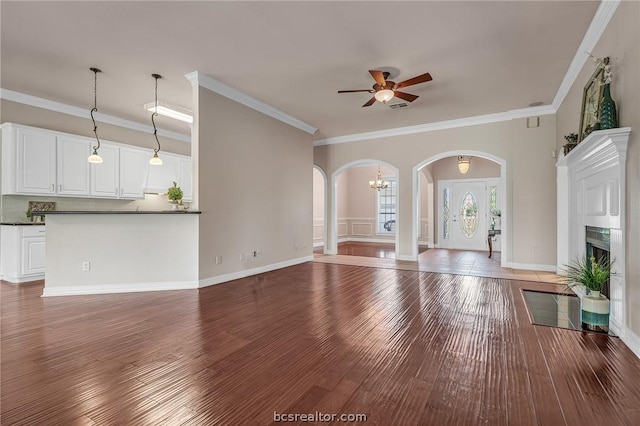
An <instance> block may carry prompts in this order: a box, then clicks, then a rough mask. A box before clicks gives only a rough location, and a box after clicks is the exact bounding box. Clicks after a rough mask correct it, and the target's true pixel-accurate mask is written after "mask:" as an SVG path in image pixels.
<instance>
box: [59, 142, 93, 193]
mask: <svg viewBox="0 0 640 426" xmlns="http://www.w3.org/2000/svg"><path fill="white" fill-rule="evenodd" d="M90 152H91V143H90V142H88V141H87V139H80V138H71V137H66V136H65V137H58V168H57V169H58V173H57V175H58V187H57V192H58V194H60V195H76V196H86V195H89V190H90V187H89V162H88V161H87V158H88V157H89V154H90Z"/></svg>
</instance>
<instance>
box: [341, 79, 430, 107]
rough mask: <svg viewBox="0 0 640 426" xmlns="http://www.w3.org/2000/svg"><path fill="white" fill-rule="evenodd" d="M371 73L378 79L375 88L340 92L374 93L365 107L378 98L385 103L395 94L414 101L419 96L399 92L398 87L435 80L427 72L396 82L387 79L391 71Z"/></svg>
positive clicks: (342, 91)
mask: <svg viewBox="0 0 640 426" xmlns="http://www.w3.org/2000/svg"><path fill="white" fill-rule="evenodd" d="M369 73H370V74H371V76H372V77H373V79H374V80H375V81H376V84H374V85H373V89H362V90H339V91H338V93H355V92H369V93H373V94H374V95H373V98H371V99H369V101H368V102H367V103H366V104H364V105H362V106H363V107H368V106H371V105H373V103H374V102H375V101H376V100H378V101H380V102H382V103H383V104H386V103H387V102H389V101H390V100H391V99H393V97H394V96H395V97H398V98H400V99H404V100H405V101H408V102H413V101H415V100H416V99H418V96H416V95H412V94H410V93H404V92H399V91H398V90H397V89H401V88H403V87H407V86H413V85H414V84H420V83H426V82H427V81H431V80H433V79H432V78H431V74H429V73H425V74H422V75H419V76H417V77H413V78H410V79H409V80H405V81H402V82H400V83H396V82H395V81H391V80H387V78H389V73H388V72H387V71H378V70H369Z"/></svg>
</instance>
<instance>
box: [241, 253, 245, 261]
mask: <svg viewBox="0 0 640 426" xmlns="http://www.w3.org/2000/svg"><path fill="white" fill-rule="evenodd" d="M243 260H245V255H244V253H240V261H243Z"/></svg>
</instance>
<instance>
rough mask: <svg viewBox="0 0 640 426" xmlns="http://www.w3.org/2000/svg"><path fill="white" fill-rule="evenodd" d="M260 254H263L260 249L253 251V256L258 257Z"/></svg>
mask: <svg viewBox="0 0 640 426" xmlns="http://www.w3.org/2000/svg"><path fill="white" fill-rule="evenodd" d="M260 254H261V253H260V251H258V250H254V251H253V257H258V256H260Z"/></svg>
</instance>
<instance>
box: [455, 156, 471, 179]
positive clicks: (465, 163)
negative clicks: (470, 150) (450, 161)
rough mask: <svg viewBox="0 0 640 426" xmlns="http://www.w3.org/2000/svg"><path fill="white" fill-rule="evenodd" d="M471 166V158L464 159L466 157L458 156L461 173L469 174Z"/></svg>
mask: <svg viewBox="0 0 640 426" xmlns="http://www.w3.org/2000/svg"><path fill="white" fill-rule="evenodd" d="M469 166H471V158H467V159H465V158H464V155H459V156H458V170H460V173H462V174H463V175H465V174H467V172H468V171H469Z"/></svg>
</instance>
